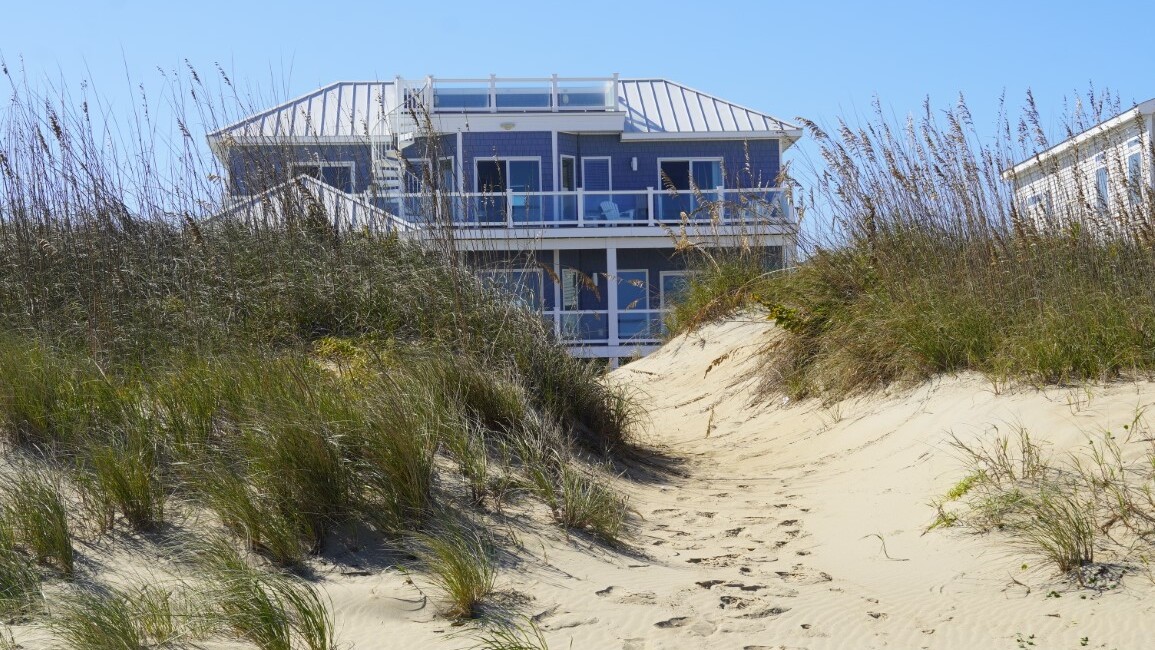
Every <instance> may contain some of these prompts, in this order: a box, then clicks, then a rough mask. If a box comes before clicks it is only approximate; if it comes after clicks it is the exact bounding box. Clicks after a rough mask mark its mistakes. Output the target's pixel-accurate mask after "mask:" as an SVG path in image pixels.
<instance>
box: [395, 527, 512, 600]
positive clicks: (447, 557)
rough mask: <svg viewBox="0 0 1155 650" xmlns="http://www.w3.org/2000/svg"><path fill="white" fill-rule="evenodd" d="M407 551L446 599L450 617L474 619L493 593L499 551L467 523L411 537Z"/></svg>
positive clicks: (439, 528) (438, 528)
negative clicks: (413, 556)
mask: <svg viewBox="0 0 1155 650" xmlns="http://www.w3.org/2000/svg"><path fill="white" fill-rule="evenodd" d="M408 548H409V549H410V550H411V551H412V552H413V554H414V555H416V556H417V558H418V560H419V561H420V562H421V567H422V569H423V570H424V571H425V572H427V573H428V574H429V576H430V578H431V579H432V580H433V583H434V585H435V586H436V587H437V588H438V590H439V591H441V593H442V595H443V597H444V604H445V607H444V613H445V615H446V616H448V617H450V618H474V617H475V616H477V615H478V614H479V607H480V606H481V604H482V603H483V602H484V601H485V599H486V597H487V596H489V594H490V593H491V592H492V591H493V583H494V581H495V580H496V578H497V559H496V557H495V556H496V549H495V547H494V545H493V542H492V541H491V540H490V539H488V538H487V537H486V536H485V535H484V534H483V533H482V532H481V531H479V530H477V529H476V528H474V527H472V526H471V525H469V524H467V523H464V522H452V521H451V520H446V523H444V524H441V525H439V526H438V527H437V528H436V529H433V530H430V531H428V532H423V533H419V534H416V535H414V536H412V537H411V538H410V543H409V544H408Z"/></svg>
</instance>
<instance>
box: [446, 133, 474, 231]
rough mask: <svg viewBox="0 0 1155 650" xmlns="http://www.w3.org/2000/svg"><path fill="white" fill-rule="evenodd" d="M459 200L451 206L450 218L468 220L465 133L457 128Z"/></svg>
mask: <svg viewBox="0 0 1155 650" xmlns="http://www.w3.org/2000/svg"><path fill="white" fill-rule="evenodd" d="M454 158H455V159H456V160H457V201H456V203H455V204H453V203H451V205H453V208H451V210H452V212H451V215H450V218H451V219H452V220H453V221H468V220H469V219H470V216H471V215H470V214H469V205H468V204H467V203H466V202H465V196H464V195H465V134H463V133H462V132H461V129H458V130H457V155H456V156H454Z"/></svg>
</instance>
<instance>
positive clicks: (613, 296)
mask: <svg viewBox="0 0 1155 650" xmlns="http://www.w3.org/2000/svg"><path fill="white" fill-rule="evenodd" d="M606 303H607V305H606V306H607V307H608V308H609V309H607V310H606V313H607V314H608V315H609V321H610V322H609V333H610V340H609V346H610V348H616V347H618V249H617V248H613V247H609V248H606ZM614 356H616V355H614Z"/></svg>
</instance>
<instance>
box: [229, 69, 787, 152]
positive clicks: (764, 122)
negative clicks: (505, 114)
mask: <svg viewBox="0 0 1155 650" xmlns="http://www.w3.org/2000/svg"><path fill="white" fill-rule="evenodd" d="M395 99H396V93H395V92H394V82H392V81H368V82H366V81H339V82H336V83H332V84H329V85H328V86H324V87H322V88H319V89H317V90H315V91H313V92H310V93H307V94H305V95H302V96H301V97H297V98H296V99H292V100H289V101H287V102H284V103H282V104H280V105H278V106H274V107H273V108H270V109H268V110H265V111H262V112H260V113H257V114H255V115H251V116H249V117H246V118H244V119H242V120H240V121H238V122H236V123H234V124H231V125H229V126H226V127H224V128H222V129H220V130H218V131H216V132H214V133H211V134H209V138H210V140H217V139H220V138H222V137H225V136H229V137H231V138H296V137H300V138H325V139H354V138H363V137H365V136H366V135H368V134H370V133H373V132H375V131H376V130H377V129H380V128H381V125H382V124H383V123H384V122H383V118H384V116H385V115H386V114H388V113H389V112H390V111H392V110H393V108H394V106H393V103H394V102H395ZM617 103H618V110H619V111H621V112H622V113H624V114H625V126H624V129H623V138H630V139H633V138H637V139H649V138H654V137H657V138H660V137H671V138H673V137H683V138H684V137H695V136H696V137H726V136H730V137H786V138H788V139H790V140H793V139H797V138H798V137H800V136H801V129H800V128H799V127H798V126H797V125H795V124H792V123H790V122H786V121H785V120H781V119H779V118H776V117H773V116H771V115H767V114H765V113H760V112H758V111H755V110H752V109H749V108H746V107H744V106H739V105H737V104H734V103H731V102H727V101H725V100H722V99H719V98H717V97H714V96H713V95H709V94H706V93H703V92H700V91H697V90H694V89H692V88H687V87H686V86H683V85H681V84H678V83H675V82H672V81H668V80H665V79H620V80H619V81H618V98H617ZM559 117H562V116H560V115H559ZM563 119H564V118H563ZM376 132H379V131H376Z"/></svg>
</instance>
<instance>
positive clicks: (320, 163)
mask: <svg viewBox="0 0 1155 650" xmlns="http://www.w3.org/2000/svg"><path fill="white" fill-rule="evenodd" d="M298 167H320V168H322V169H323V168H325V167H348V168H349V189H350V190H352V191H351V192H350V194H355V193H356V190H357V163H355V162H353V161H352V160H332V161H331V160H316V161H312V162H305V161H301V160H297V161H294V162H291V163H289V180H292V179H294V178H296V177H298V176H300V175H301V172H299V171H297V168H298ZM317 180H318V181H320V182H322V183H324V182H325V181H322V180H321V179H317ZM334 189H340V188H334Z"/></svg>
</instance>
